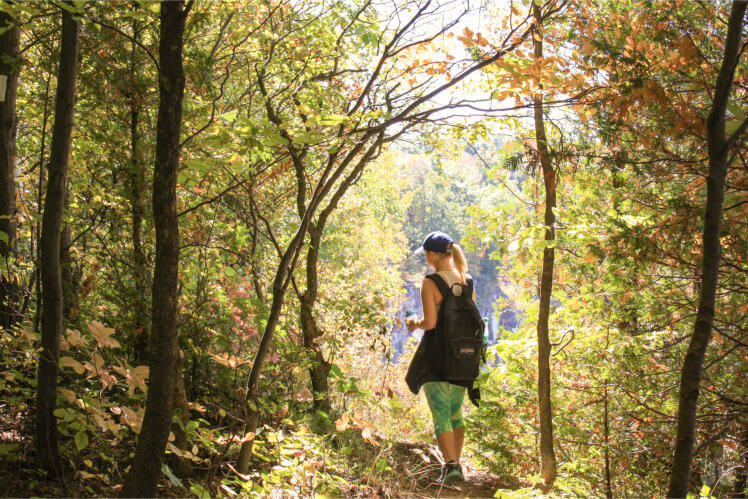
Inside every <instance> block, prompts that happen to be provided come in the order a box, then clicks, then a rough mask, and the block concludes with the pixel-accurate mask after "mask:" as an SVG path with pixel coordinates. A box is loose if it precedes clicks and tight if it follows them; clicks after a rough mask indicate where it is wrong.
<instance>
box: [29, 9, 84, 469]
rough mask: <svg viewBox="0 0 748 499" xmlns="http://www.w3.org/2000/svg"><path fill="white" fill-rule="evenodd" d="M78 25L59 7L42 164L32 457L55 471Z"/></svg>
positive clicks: (57, 458) (41, 464)
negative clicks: (63, 239) (50, 121)
mask: <svg viewBox="0 0 748 499" xmlns="http://www.w3.org/2000/svg"><path fill="white" fill-rule="evenodd" d="M79 37H80V26H79V24H78V22H77V21H75V20H74V19H73V17H72V16H71V14H70V13H69V12H68V11H66V10H63V11H62V34H61V39H60V64H59V69H58V76H57V95H56V100H55V119H54V125H53V128H52V148H51V151H50V158H49V165H48V167H47V170H48V174H49V180H48V181H47V191H46V196H45V200H44V213H43V215H42V233H41V241H40V242H39V244H40V252H41V285H42V314H41V346H42V351H41V353H40V355H39V373H38V385H37V396H36V403H37V419H36V460H37V464H38V465H39V466H40V467H41V468H42V469H44V470H46V471H49V472H51V473H54V474H56V473H57V472H58V470H59V454H58V433H57V419H56V418H55V416H54V414H53V412H54V410H55V406H56V404H57V362H58V359H59V356H60V334H61V333H62V277H61V271H60V231H61V228H62V212H63V208H64V206H65V191H66V189H65V179H66V177H67V169H68V160H69V156H70V143H71V134H72V131H73V108H74V102H75V80H76V74H77V70H78V41H79Z"/></svg>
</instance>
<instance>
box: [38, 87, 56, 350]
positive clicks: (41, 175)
mask: <svg viewBox="0 0 748 499" xmlns="http://www.w3.org/2000/svg"><path fill="white" fill-rule="evenodd" d="M51 78H52V74H51V73H50V74H48V75H47V84H46V87H45V91H44V116H43V118H42V134H41V135H42V139H41V145H40V146H39V185H38V190H37V193H36V206H37V215H38V217H39V218H38V219H37V220H41V218H42V215H43V210H42V196H43V195H44V170H45V168H44V157H45V154H46V149H45V147H46V140H47V121H48V120H49V87H50V85H49V83H50V79H51ZM41 225H42V224H41V223H37V224H36V228H35V230H36V240H37V248H36V313H35V314H34V331H36V332H37V334H39V336H41V329H40V324H41V317H42V311H41V309H42V284H41V280H42V269H41V261H42V250H41V240H42V227H41Z"/></svg>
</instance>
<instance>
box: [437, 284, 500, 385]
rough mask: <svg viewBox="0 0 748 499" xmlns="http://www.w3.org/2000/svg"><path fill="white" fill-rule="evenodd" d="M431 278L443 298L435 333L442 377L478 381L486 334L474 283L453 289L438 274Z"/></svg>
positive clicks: (449, 379) (450, 379) (452, 379)
mask: <svg viewBox="0 0 748 499" xmlns="http://www.w3.org/2000/svg"><path fill="white" fill-rule="evenodd" d="M428 277H429V278H431V280H432V281H434V282H435V283H436V285H437V287H438V288H439V292H440V293H441V294H442V303H441V306H440V307H439V314H438V316H437V320H436V331H435V332H436V338H435V339H436V344H437V345H438V351H439V352H440V355H441V362H440V363H439V364H440V369H441V371H442V372H441V375H442V377H443V379H445V380H447V381H460V382H470V381H473V380H475V378H477V377H478V373H479V369H480V364H481V362H480V361H481V358H482V357H483V355H484V345H483V330H484V329H485V327H486V324H485V323H484V322H483V319H482V318H481V316H480V312H479V311H478V307H476V306H475V303H474V302H473V280H472V279H468V280H467V285H464V286H463V285H462V284H460V283H459V282H457V283H454V284H452V286H451V287H450V286H448V285H447V283H446V282H444V279H443V278H442V277H441V276H439V277H437V274H431V275H429V276H428ZM455 286H459V287H461V288H462V294H460V295H459V296H456V295H455V294H454V293H452V289H453V288H454V287H455Z"/></svg>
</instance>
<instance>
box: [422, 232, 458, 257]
mask: <svg viewBox="0 0 748 499" xmlns="http://www.w3.org/2000/svg"><path fill="white" fill-rule="evenodd" d="M453 243H454V241H453V240H452V238H451V237H449V236H448V235H447V234H445V233H444V232H439V231H436V232H432V233H431V234H429V235H428V236H426V239H424V240H423V244H421V247H420V248H418V249H417V250H416V252H418V253H420V252H422V251H424V250H426V251H431V252H434V253H447V252H448V250H449V245H450V244H453Z"/></svg>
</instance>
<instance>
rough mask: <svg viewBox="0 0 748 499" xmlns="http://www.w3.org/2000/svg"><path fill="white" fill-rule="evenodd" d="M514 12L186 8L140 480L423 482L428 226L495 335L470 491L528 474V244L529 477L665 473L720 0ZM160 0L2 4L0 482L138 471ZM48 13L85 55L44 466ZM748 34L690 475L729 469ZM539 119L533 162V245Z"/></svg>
mask: <svg viewBox="0 0 748 499" xmlns="http://www.w3.org/2000/svg"><path fill="white" fill-rule="evenodd" d="M534 3H535V4H536V5H537V9H539V10H538V11H537V12H539V13H540V14H542V16H543V18H542V23H541V26H542V29H539V28H538V24H537V19H535V20H534V19H533V2H532V1H515V2H509V3H504V2H489V3H488V4H485V5H481V6H472V5H467V4H465V5H463V4H462V3H461V2H458V3H452V2H434V1H433V0H431V1H429V0H423V1H421V0H404V1H399V2H394V3H392V4H378V3H372V2H358V3H356V2H354V3H351V2H336V1H334V2H325V1H316V0H303V1H301V2H283V1H280V2H277V3H273V2H270V3H267V2H256V1H254V0H246V1H244V0H242V1H235V2H234V1H221V2H207V1H196V2H191V1H189V2H187V3H186V4H185V6H184V16H185V17H184V20H185V31H184V37H183V59H182V62H183V65H184V76H185V90H184V97H183V101H182V105H183V113H182V116H181V120H180V121H179V123H177V125H178V126H177V128H176V129H177V130H179V129H180V128H179V127H180V126H181V133H178V134H177V135H176V136H174V137H172V138H173V139H174V140H177V141H178V145H179V155H178V156H179V157H178V158H175V161H178V172H177V175H176V178H175V179H174V181H175V183H174V188H175V195H176V198H175V200H174V207H175V209H176V215H177V220H176V221H177V222H178V230H177V231H174V232H173V233H171V234H170V236H172V237H173V241H174V242H177V243H178V253H172V254H171V256H172V257H174V258H175V259H176V258H177V257H178V260H177V261H178V274H177V275H176V276H175V278H176V279H177V281H176V282H177V302H176V314H175V316H174V317H173V321H174V322H173V325H174V327H175V329H176V331H177V341H178V346H179V349H178V350H179V352H178V354H179V358H178V359H177V361H176V363H175V365H174V366H173V369H172V368H171V367H170V365H169V366H166V368H168V369H169V370H170V372H171V371H173V373H174V374H173V375H172V376H169V380H167V381H168V383H167V384H168V385H170V386H171V388H169V390H170V393H171V394H172V395H170V396H171V398H170V401H172V402H173V406H174V413H173V416H172V417H171V421H170V422H169V421H167V424H171V432H170V435H169V439H168V440H169V441H168V443H167V444H166V449H165V452H166V457H165V459H164V461H163V463H162V464H161V466H160V470H161V473H160V474H159V480H160V489H159V493H165V494H168V495H187V494H190V495H195V496H199V497H210V496H234V495H245V496H265V495H268V494H271V493H278V491H283V492H284V493H293V494H301V495H311V494H330V495H367V496H368V495H375V494H376V495H386V494H390V495H394V496H397V495H402V494H427V495H433V494H435V493H436V490H437V489H434V488H431V489H430V488H428V487H429V482H430V481H432V479H433V478H434V477H435V475H436V472H437V467H438V466H437V465H436V463H437V458H436V456H435V455H433V454H430V451H429V449H428V447H427V446H426V445H422V444H420V442H425V443H432V441H433V428H432V426H431V420H430V414H429V411H428V407H427V405H426V403H425V400H424V398H423V395H418V396H414V395H413V394H411V393H410V392H409V391H408V389H407V387H406V386H405V383H404V381H403V378H404V374H405V370H406V368H407V364H408V361H409V359H410V357H411V355H412V352H413V350H414V347H415V345H416V343H417V337H415V336H411V335H409V334H407V329H406V328H405V327H404V326H403V322H402V319H403V317H402V314H403V312H404V310H405V309H407V308H418V307H417V299H416V297H417V294H418V286H419V285H420V281H421V278H422V276H423V273H424V271H425V270H426V268H425V264H424V261H423V256H422V255H419V254H414V250H415V249H416V248H417V247H418V246H419V245H420V243H421V241H422V239H423V237H424V235H425V234H427V233H428V232H431V231H433V230H443V231H446V232H448V233H450V234H452V236H453V237H454V238H455V239H456V240H459V241H460V242H461V244H462V246H463V247H464V248H465V249H466V250H467V254H468V255H467V256H468V264H469V271H470V273H471V274H472V275H473V276H474V277H475V279H476V283H477V285H478V289H477V304H478V306H479V309H480V311H481V313H482V314H483V315H484V316H485V317H486V318H487V320H488V321H489V324H490V328H491V335H490V343H491V344H492V346H491V347H490V348H489V355H488V362H487V363H486V365H485V366H483V368H482V375H481V377H480V378H479V379H478V383H479V384H480V387H481V391H482V403H481V405H480V407H479V408H470V409H467V406H466V411H467V412H468V416H467V418H466V419H467V422H466V424H467V435H468V438H467V446H468V448H467V459H468V461H469V462H470V464H471V466H472V467H473V470H476V469H482V470H486V471H487V472H488V473H490V474H493V475H496V476H497V477H498V479H497V481H496V482H491V483H492V484H494V483H495V486H493V485H492V487H493V488H492V489H491V491H490V493H493V492H495V491H496V490H495V489H499V488H501V490H500V491H499V492H497V495H499V496H511V495H514V494H520V495H532V494H536V493H538V491H537V488H533V487H534V486H537V485H538V473H539V467H540V457H539V454H538V439H539V436H538V435H539V427H540V421H539V415H538V395H537V378H538V374H539V373H538V367H537V359H538V345H537V343H536V335H537V331H538V319H537V318H538V302H539V300H538V298H539V295H540V293H541V290H540V282H541V269H542V259H543V254H544V252H547V250H548V249H549V248H552V249H553V250H554V253H555V267H554V270H553V273H552V278H553V290H552V294H551V297H550V303H551V313H550V318H549V327H550V341H551V347H552V349H551V356H550V363H551V404H552V408H553V431H554V434H553V445H554V449H555V460H556V461H557V468H558V477H557V478H556V481H555V488H554V489H553V492H552V493H553V494H558V495H575V496H576V495H582V496H588V495H615V496H639V495H653V494H655V495H660V494H663V493H664V492H665V491H666V489H667V487H668V482H669V480H670V479H671V473H672V468H671V467H672V462H673V448H674V443H675V435H676V426H677V423H678V418H679V409H678V408H679V400H680V398H681V394H680V392H679V390H680V388H681V372H682V368H683V366H684V356H685V355H686V353H687V351H688V348H689V343H690V342H691V339H692V337H693V331H694V328H695V326H696V323H697V310H698V309H699V303H700V301H699V300H700V296H701V292H702V261H703V255H704V250H703V244H704V243H703V240H702V233H703V232H705V229H708V227H705V225H707V224H705V222H704V220H705V218H704V211H705V203H706V199H707V194H706V190H707V183H708V179H709V178H711V177H709V171H710V170H709V165H710V164H709V161H710V157H709V147H710V144H709V143H708V138H707V131H708V129H709V123H708V122H709V119H710V118H709V117H710V116H711V115H710V112H712V108H713V104H714V99H715V95H716V94H717V92H716V90H715V88H716V85H717V80H718V77H719V75H720V71H721V68H722V67H723V65H724V64H725V63H724V62H723V59H725V57H726V56H725V54H726V53H727V52H728V49H729V47H728V45H729V44H728V43H727V42H726V39H727V36H728V24H729V23H728V20H729V19H731V18H730V13H731V12H732V9H735V8H736V7H735V5H732V4H730V3H728V2H727V1H723V0H720V1H717V2H683V1H672V2H670V1H669V2H642V1H639V0H616V1H611V2H590V1H585V0H547V1H543V2H540V1H535V2H534ZM736 4H737V2H736ZM162 11H163V6H162V5H161V4H160V3H159V2H152V1H134V2H104V3H101V2H87V1H81V2H77V1H76V2H62V1H59V2H58V1H55V2H45V3H31V2H28V3H26V2H5V1H3V2H0V15H1V16H2V17H1V18H0V30H3V33H0V35H3V36H2V38H1V39H0V44H2V47H0V49H2V54H0V56H1V58H2V60H1V61H0V62H1V63H2V65H1V67H0V69H2V71H4V72H7V73H9V74H10V75H11V79H12V77H13V75H15V77H17V92H16V93H15V94H13V95H12V96H11V94H12V93H13V92H11V93H9V94H8V96H9V97H8V99H7V100H6V101H5V102H3V103H0V111H2V113H3V114H2V117H3V119H2V120H0V128H2V130H0V132H2V136H1V137H0V142H2V144H0V145H2V148H3V150H2V151H0V153H2V154H0V156H1V157H0V162H2V164H0V173H2V175H0V184H2V185H0V190H2V189H6V190H7V189H11V190H10V191H9V192H12V193H13V192H14V194H13V196H11V198H10V199H11V204H10V205H8V206H7V207H6V206H4V205H3V203H4V202H3V201H2V199H0V205H3V206H0V211H2V210H5V211H3V212H2V213H0V220H10V221H15V225H13V224H10V225H8V224H0V250H1V251H0V254H2V256H3V259H2V265H1V266H0V267H1V268H2V279H1V282H0V292H1V296H0V298H2V302H3V303H2V304H0V325H2V331H1V332H0V345H2V347H1V348H2V350H1V351H2V355H0V365H2V371H3V375H2V378H0V394H1V396H0V494H2V495H11V496H24V495H34V496H40V495H44V496H53V495H55V496H56V495H61V496H76V495H85V496H94V495H115V494H117V493H119V491H120V490H121V487H122V484H123V482H124V481H125V478H126V476H127V474H128V471H130V469H131V466H132V462H133V456H134V455H135V449H136V445H137V444H138V435H139V434H140V432H141V429H142V427H143V424H144V421H143V420H144V415H145V411H146V401H147V400H148V399H147V393H148V386H149V385H148V383H149V372H150V370H151V369H152V368H153V366H154V365H158V363H159V362H161V361H163V359H159V358H157V357H156V356H155V355H154V351H155V350H154V344H156V343H158V342H159V341H161V340H160V338H161V335H162V334H163V331H162V330H161V328H155V329H154V328H153V324H154V322H153V321H152V318H153V316H154V315H155V312H156V311H154V310H153V309H154V307H160V305H159V304H158V303H160V302H161V300H156V299H155V298H164V297H159V296H157V297H154V296H153V295H152V294H151V293H152V289H154V267H155V265H156V264H157V260H158V258H159V256H161V257H163V253H161V252H162V251H163V246H161V245H159V244H157V225H158V224H159V223H161V222H160V221H159V220H160V219H159V218H158V217H157V216H154V202H162V201H163V198H159V196H162V195H163V192H161V190H160V189H161V188H160V187H159V184H157V183H154V174H158V171H159V170H158V168H160V166H161V165H162V163H161V161H162V159H161V158H160V157H158V154H157V151H158V150H159V149H158V147H159V145H163V144H162V143H161V144H159V140H160V139H157V137H162V136H163V135H159V134H163V133H164V131H163V130H164V129H163V123H162V121H160V120H163V119H164V118H163V117H162V116H160V115H159V103H160V102H163V101H162V98H163V94H164V88H165V86H166V87H168V82H167V81H166V80H165V79H164V78H165V76H164V75H165V69H168V65H167V66H166V67H165V65H164V61H161V60H159V53H160V52H159V49H160V48H162V49H163V46H162V45H161V44H162V43H164V39H163V37H164V36H165V35H164V31H163V29H162V28H163V22H164V15H163V14H164V13H163V12H162ZM63 13H64V15H65V16H67V17H66V19H67V20H68V21H67V22H69V23H71V22H74V23H76V24H77V25H79V26H80V43H79V45H80V46H79V61H78V63H77V75H76V76H75V101H74V109H73V113H72V117H71V118H72V135H71V137H70V140H71V150H70V154H69V165H68V167H67V175H66V177H65V179H64V180H65V181H64V189H63V191H64V193H63V198H64V207H63V209H62V211H61V212H60V216H61V217H62V219H61V224H62V226H61V230H60V231H59V232H60V239H59V243H60V250H59V257H58V258H57V259H56V260H57V261H58V265H59V268H60V272H61V276H62V289H61V292H62V301H61V316H60V319H61V321H62V328H61V330H60V331H59V332H58V334H57V341H58V344H59V349H60V354H59V359H51V360H52V365H55V364H54V362H56V363H57V364H56V365H58V366H59V369H58V371H57V375H56V381H55V382H56V385H57V389H56V394H57V395H56V406H55V409H54V413H53V414H54V418H56V425H57V430H56V431H58V432H59V460H57V459H54V458H50V459H49V460H45V459H40V457H39V455H38V454H37V450H38V449H37V444H35V440H34V434H35V428H37V425H38V421H37V410H40V408H39V407H38V402H37V400H38V399H37V387H38V383H39V377H40V376H41V375H40V374H39V372H38V369H39V365H40V361H44V360H47V361H49V359H47V358H46V357H44V355H46V352H47V350H44V349H42V343H41V338H42V333H41V331H42V329H43V328H44V327H46V326H44V324H48V322H45V321H44V320H43V317H44V313H47V314H49V313H50V312H49V310H51V309H49V308H45V307H49V306H50V304H49V303H44V301H43V300H42V296H43V293H42V291H43V289H44V287H45V286H47V284H45V282H46V281H44V277H43V274H44V272H42V270H48V269H47V268H46V267H45V268H44V269H43V268H42V266H43V263H42V262H43V260H42V258H41V255H42V253H43V251H44V248H47V246H46V238H45V237H43V235H42V232H43V231H42V225H43V219H44V216H45V210H47V214H48V216H51V210H53V205H52V204H51V203H50V202H49V201H48V199H49V198H45V195H47V196H48V195H49V194H48V189H49V186H50V184H51V182H50V175H56V173H54V172H56V171H57V170H56V169H55V168H56V165H55V164H54V162H51V159H53V158H54V155H55V151H54V150H53V149H52V148H53V144H55V142H54V141H55V140H57V141H59V140H61V139H60V138H59V135H57V136H56V134H58V133H59V132H58V129H57V128H58V127H56V126H53V125H54V123H55V122H56V121H55V118H56V117H57V116H56V114H57V115H61V113H60V111H59V109H60V107H59V106H56V101H57V100H58V99H59V98H60V97H59V91H60V90H59V89H60V88H61V85H62V80H63V75H62V72H61V71H58V70H59V69H60V63H61V61H60V53H61V47H62V46H63V41H64V40H63V37H62V29H61V22H62V21H61V19H62V17H63ZM741 21H742V19H741ZM745 24H746V23H744V22H743V23H742V24H741V25H740V26H739V27H738V32H739V34H740V35H741V36H742V38H740V37H739V40H740V45H739V53H738V56H737V62H736V68H735V71H734V78H732V80H731V86H730V87H729V92H728V95H727V100H726V111H725V114H724V121H725V137H726V140H727V144H728V145H729V149H728V152H727V153H726V160H725V162H726V173H725V176H724V204H723V207H722V209H721V210H720V214H721V222H722V225H721V231H720V233H719V243H720V250H721V256H720V259H719V276H718V277H719V278H718V281H717V287H716V302H715V304H714V307H713V312H714V321H713V326H712V328H711V329H713V334H712V336H711V342H709V344H708V348H707V349H706V356H705V358H704V360H703V373H702V374H701V384H700V392H699V398H698V405H697V410H696V416H695V418H696V419H695V421H696V426H695V431H694V432H693V436H694V438H695V445H694V446H693V460H692V464H691V468H690V469H691V475H690V481H689V487H690V488H689V490H690V491H691V492H694V493H701V494H702V495H708V494H714V495H720V496H729V495H737V494H740V493H743V494H744V493H745V490H746V487H747V486H746V470H745V462H746V456H747V455H748V430H746V428H748V424H747V422H746V413H745V405H746V392H745V387H746V382H745V380H746V351H745V347H746V336H745V331H746V330H747V329H748V323H747V322H746V316H747V315H746V312H747V311H748V300H746V288H745V282H746V281H747V279H746V268H745V258H746V253H747V251H748V242H747V241H746V230H745V225H746V221H745V215H746V209H745V208H746V199H745V195H746V194H745V193H746V185H745V184H746V178H747V177H746V168H748V163H746V161H747V158H748V154H747V153H748V151H747V150H746V147H747V144H746V140H745V139H746V135H747V134H746V127H748V118H746V115H747V114H748V108H746V102H748V80H746V76H747V75H748V62H747V61H746V55H745V53H746V38H747V37H746V25H745ZM13 29H17V30H19V34H18V41H17V43H18V47H16V49H15V52H14V45H13V43H14V42H13V36H11V35H12V34H13ZM541 40H542V43H543V56H542V57H535V56H533V50H535V48H536V47H537V44H538V43H539V42H540V41H541ZM167 62H174V61H167ZM9 88H10V87H9ZM56 96H57V97H56ZM10 107H13V109H11V110H10V111H9V110H8V109H10ZM538 109H542V114H543V116H544V118H545V120H546V121H545V125H544V129H545V130H546V132H547V144H546V145H547V146H548V150H549V157H548V159H549V161H550V162H551V164H552V165H553V171H554V173H555V175H556V176H555V177H554V178H555V186H556V207H555V208H554V209H553V213H554V215H555V223H554V227H553V229H554V231H555V238H554V239H553V240H552V241H551V240H549V239H548V238H547V237H545V236H546V233H547V231H548V229H549V228H548V227H547V226H546V225H545V224H544V209H545V204H544V203H545V201H544V199H545V198H544V194H545V193H546V187H544V178H543V172H544V169H543V165H542V164H541V153H540V152H539V147H538V141H539V139H538V136H537V128H536V124H537V121H535V122H533V119H532V118H533V110H538ZM11 111H12V113H15V115H17V119H15V120H14V119H9V118H8V119H6V118H5V116H10V114H8V113H11ZM12 113H11V114H12ZM8 144H12V147H8ZM3 151H6V152H3ZM3 172H5V173H3ZM154 186H156V187H154ZM0 198H2V196H0ZM45 199H47V201H45ZM6 204H7V203H6ZM155 215H158V214H155ZM6 229H7V230H6ZM158 230H159V231H161V230H162V229H161V226H159V228H158ZM161 234H162V235H163V233H161ZM47 251H48V250H47ZM158 275H161V274H158ZM156 281H158V278H157V279H156ZM157 283H158V282H157ZM157 283H156V284H157ZM47 291H49V288H47ZM46 301H49V300H46ZM166 301H168V299H167V300H166ZM159 310H161V309H159ZM45 311H46V312H45ZM685 358H686V359H687V360H686V361H685V362H686V363H687V362H688V358H687V357H685ZM159 367H164V366H159ZM699 368H701V366H699ZM253 383H254V384H253ZM172 402H170V403H172ZM245 458H246V459H245ZM476 476H477V475H476ZM494 478H496V477H494ZM545 485H549V484H545ZM541 488H542V487H541ZM510 489H513V490H510ZM484 492H485V490H483V489H478V488H476V489H475V491H473V493H472V495H476V494H477V495H481V494H483V493H484ZM466 493H470V491H468V492H466Z"/></svg>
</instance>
